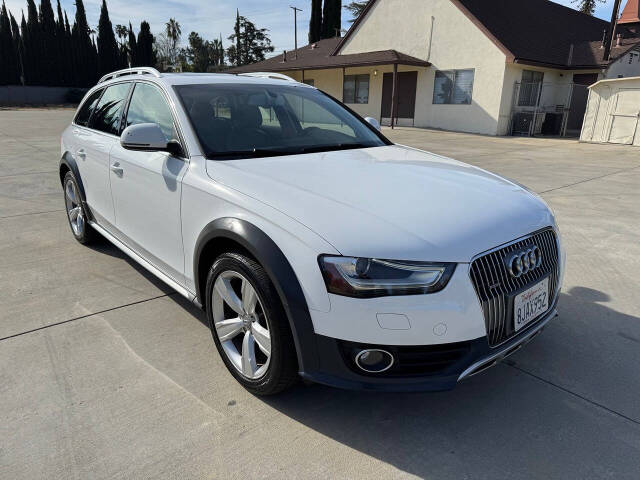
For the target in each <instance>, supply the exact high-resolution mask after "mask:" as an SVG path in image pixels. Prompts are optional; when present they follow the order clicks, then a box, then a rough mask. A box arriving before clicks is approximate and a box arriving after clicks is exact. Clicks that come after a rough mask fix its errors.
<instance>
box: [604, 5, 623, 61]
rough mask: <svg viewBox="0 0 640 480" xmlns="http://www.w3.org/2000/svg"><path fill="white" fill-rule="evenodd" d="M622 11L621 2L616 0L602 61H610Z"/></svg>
mask: <svg viewBox="0 0 640 480" xmlns="http://www.w3.org/2000/svg"><path fill="white" fill-rule="evenodd" d="M619 10H620V0H615V1H614V2H613V11H612V12H611V23H610V24H609V25H610V26H609V32H608V38H607V41H606V43H605V44H604V52H603V54H602V59H603V60H604V61H605V62H606V61H607V60H609V57H610V55H611V45H612V43H613V40H614V35H615V34H616V26H617V23H618V11H619Z"/></svg>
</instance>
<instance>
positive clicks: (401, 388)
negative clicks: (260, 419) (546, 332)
mask: <svg viewBox="0 0 640 480" xmlns="http://www.w3.org/2000/svg"><path fill="white" fill-rule="evenodd" d="M556 316H557V309H556V305H555V304H554V305H553V306H552V308H550V309H549V311H548V312H547V313H546V314H545V315H544V316H543V317H541V318H540V319H539V320H537V321H535V322H534V323H533V324H532V325H531V326H529V327H528V328H526V329H524V330H523V331H522V332H520V333H518V334H517V335H516V336H514V337H512V338H511V339H509V340H508V341H507V342H505V343H503V344H502V345H500V346H499V347H496V348H491V347H490V346H489V343H488V341H487V337H486V336H484V337H479V338H476V339H475V340H470V341H467V342H458V343H456V344H442V345H439V347H446V346H447V345H451V346H452V347H453V346H455V348H456V349H458V350H461V351H462V354H461V355H459V356H458V357H457V358H456V359H455V361H453V362H450V363H449V364H447V365H445V366H444V368H442V369H440V370H439V371H430V372H428V373H422V374H420V373H414V374H407V375H403V374H400V375H397V374H396V375H393V374H392V373H393V372H392V371H391V370H390V371H389V372H383V373H381V374H364V373H359V372H357V371H356V368H354V367H353V365H350V363H349V358H347V356H346V355H345V348H344V342H342V341H340V340H337V339H335V338H330V337H326V336H323V335H316V336H315V337H316V352H317V355H318V362H317V364H316V365H317V367H318V368H317V369H314V370H313V371H303V372H300V375H301V376H302V377H303V378H304V379H306V380H309V381H312V382H316V383H321V384H325V385H330V386H333V387H338V388H344V389H349V390H365V391H383V392H422V391H440V390H450V389H452V388H454V387H455V386H456V384H457V383H458V382H460V381H461V380H464V379H466V378H469V377H471V376H473V375H476V374H478V373H480V372H482V371H484V370H486V369H488V368H490V367H492V366H494V365H496V364H497V363H499V362H500V361H502V360H504V359H505V358H507V357H508V356H509V355H511V354H513V353H515V352H516V351H518V350H519V349H520V348H522V347H523V346H524V345H526V344H527V343H528V342H529V341H531V340H532V339H533V338H534V337H536V336H537V335H538V334H539V333H540V332H541V331H542V330H543V329H544V328H545V327H546V325H547V324H548V323H549V321H550V320H551V319H553V318H554V317H556ZM366 347H368V348H374V347H375V348H381V349H387V350H391V351H394V352H400V353H399V354H400V355H402V354H403V353H402V352H403V351H401V350H397V348H398V347H394V346H389V345H366ZM399 348H407V347H405V346H402V347H399ZM409 348H413V349H420V348H422V347H415V346H413V347H409ZM394 355H395V353H394Z"/></svg>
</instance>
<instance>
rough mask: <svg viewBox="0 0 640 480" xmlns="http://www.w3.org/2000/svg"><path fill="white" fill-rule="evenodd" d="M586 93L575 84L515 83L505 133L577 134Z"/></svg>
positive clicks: (585, 89)
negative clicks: (509, 117) (507, 126)
mask: <svg viewBox="0 0 640 480" xmlns="http://www.w3.org/2000/svg"><path fill="white" fill-rule="evenodd" d="M587 95H588V90H587V87H586V86H585V85H580V84H577V83H540V82H516V83H515V85H514V90H513V104H512V108H511V121H510V126H509V134H510V135H522V136H529V137H530V136H535V135H558V136H563V137H564V136H567V135H571V136H578V135H579V134H580V128H581V126H582V124H581V122H580V120H581V117H582V115H583V114H584V110H585V107H586V103H587ZM576 119H578V120H576Z"/></svg>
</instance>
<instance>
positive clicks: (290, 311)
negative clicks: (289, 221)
mask: <svg viewBox="0 0 640 480" xmlns="http://www.w3.org/2000/svg"><path fill="white" fill-rule="evenodd" d="M217 238H219V239H225V240H232V241H234V242H236V243H237V244H239V245H240V246H242V247H243V248H244V249H246V250H247V251H248V252H249V253H250V254H251V255H252V256H253V257H254V258H255V259H256V260H257V261H258V263H260V265H262V267H263V268H264V269H265V271H266V272H267V275H269V278H270V280H271V281H272V282H273V284H274V286H275V288H276V291H277V292H278V295H279V296H280V300H281V302H282V306H283V307H284V310H285V313H286V314H287V319H288V321H289V325H290V327H291V333H292V334H293V339H294V342H295V348H296V353H297V357H298V367H299V371H300V373H301V374H302V373H303V372H305V371H308V370H312V371H313V370H316V369H317V366H318V357H317V353H316V351H317V346H316V338H315V337H316V335H315V332H314V330H313V322H312V320H311V314H310V313H309V307H308V305H307V301H306V298H305V296H304V292H303V291H302V287H301V285H300V282H299V281H298V277H297V276H296V274H295V272H294V271H293V268H292V267H291V264H290V263H289V261H288V260H287V258H286V257H285V255H284V253H282V250H280V248H279V247H278V246H277V245H276V243H275V242H274V241H273V240H272V239H271V238H270V237H269V236H268V235H267V234H266V233H264V232H263V231H262V230H261V229H260V228H258V227H256V226H255V225H253V224H252V223H250V222H247V221H246V220H242V219H238V218H232V217H226V218H219V219H216V220H214V221H212V222H211V223H209V224H208V225H207V226H206V227H204V229H203V230H202V232H201V233H200V235H199V236H198V240H197V242H196V246H195V249H194V257H193V278H194V283H195V288H196V301H198V302H199V303H200V304H201V305H202V306H203V307H204V306H206V299H205V298H204V295H205V294H206V292H203V291H201V290H202V288H201V285H200V275H201V273H203V272H200V271H199V262H200V257H201V255H202V253H203V251H204V249H205V247H206V246H207V245H208V244H209V242H210V241H212V240H215V239H217ZM209 267H210V266H207V267H206V268H207V269H208V268H209Z"/></svg>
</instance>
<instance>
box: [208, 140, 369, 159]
mask: <svg viewBox="0 0 640 480" xmlns="http://www.w3.org/2000/svg"><path fill="white" fill-rule="evenodd" d="M367 147H371V145H366V144H364V143H338V144H334V145H316V146H312V147H299V148H296V147H294V148H290V149H288V150H282V149H280V150H279V149H275V148H254V149H252V150H230V151H228V152H210V153H207V158H211V159H213V158H222V159H224V158H229V159H233V158H243V157H244V158H261V157H279V156H282V155H297V154H301V153H317V152H329V151H333V150H352V149H355V148H367Z"/></svg>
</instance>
